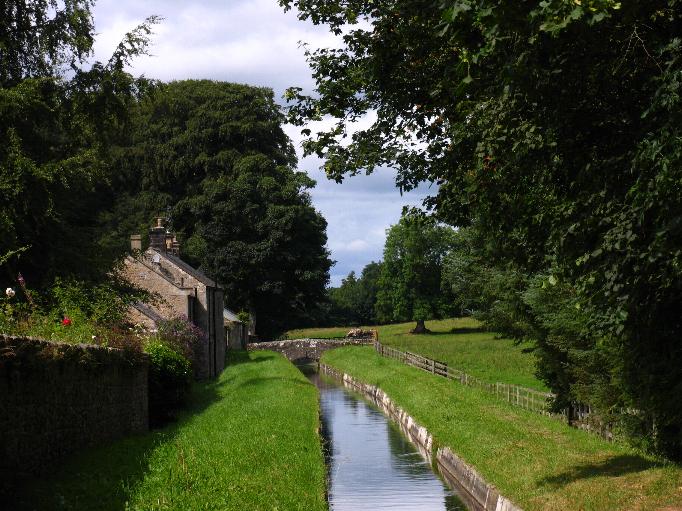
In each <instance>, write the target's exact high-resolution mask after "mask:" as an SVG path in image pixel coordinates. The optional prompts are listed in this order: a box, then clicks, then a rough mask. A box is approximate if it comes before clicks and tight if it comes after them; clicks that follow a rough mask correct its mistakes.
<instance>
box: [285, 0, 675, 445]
mask: <svg viewBox="0 0 682 511" xmlns="http://www.w3.org/2000/svg"><path fill="white" fill-rule="evenodd" d="M280 3H281V4H282V5H283V6H285V7H286V8H289V7H291V6H295V7H296V8H297V9H298V11H299V17H301V18H304V19H311V20H312V21H313V22H315V23H320V24H327V25H328V26H329V27H330V29H331V30H332V31H333V32H335V33H337V34H339V35H341V36H342V38H343V41H344V43H345V45H344V46H343V47H342V48H333V49H324V48H323V49H312V50H310V51H309V52H308V59H309V63H310V65H311V67H312V69H313V73H314V76H315V79H316V81H317V87H316V91H315V93H314V94H312V95H305V94H303V93H302V91H301V90H300V89H290V90H289V92H288V98H289V99H290V100H291V101H292V107H291V110H290V118H291V120H292V121H294V122H297V123H299V124H304V123H306V122H307V121H310V120H318V119H321V118H325V117H329V118H332V119H334V120H335V121H336V122H335V124H333V125H332V127H331V128H329V129H328V130H324V131H321V132H318V133H314V134H313V133H311V132H310V131H309V130H307V128H306V130H304V133H306V134H308V135H309V138H308V141H307V142H306V144H305V148H306V151H307V152H308V153H316V154H318V155H319V156H321V157H323V158H324V159H325V169H326V171H327V173H328V175H329V176H330V177H332V178H334V179H336V180H342V179H343V177H344V176H345V175H349V174H350V175H352V174H355V173H357V172H360V171H364V170H369V171H371V170H372V169H374V168H376V167H377V166H379V165H390V166H392V167H394V168H396V169H397V170H398V178H397V185H398V186H400V187H402V188H407V189H409V188H411V187H414V186H415V185H416V184H418V183H419V182H421V181H424V180H427V181H431V182H434V183H437V184H438V193H437V195H436V196H435V197H433V198H432V199H431V200H430V201H429V202H428V204H429V205H430V206H431V207H432V208H433V209H434V211H435V213H436V215H437V216H438V217H439V218H440V219H441V220H444V221H447V222H449V223H451V224H453V225H459V226H467V225H473V226H474V227H475V228H476V229H477V230H479V231H480V233H481V234H482V235H484V236H485V237H486V238H487V240H488V243H489V245H490V246H489V253H490V254H491V255H492V256H493V257H494V260H495V261H497V262H498V263H500V264H502V265H511V266H508V268H511V271H516V272H519V274H520V275H521V276H523V278H524V279H525V278H528V279H530V280H528V281H527V282H526V284H523V285H522V287H523V286H526V285H529V286H532V285H533V284H532V283H533V282H536V284H537V285H538V286H540V288H541V284H540V283H539V281H536V280H535V278H536V277H535V276H537V275H544V276H545V282H548V281H549V278H550V277H551V279H552V281H553V282H559V283H560V286H561V289H562V290H563V291H562V292H565V293H566V294H565V296H563V295H562V296H563V298H561V299H560V296H559V295H557V296H555V297H554V298H556V300H557V302H556V303H562V304H564V305H568V304H570V305H571V306H572V307H573V310H574V311H580V315H581V318H582V319H583V320H584V321H585V322H586V328H585V329H582V330H581V332H576V331H575V329H568V330H561V329H559V330H554V328H555V327H556V328H558V325H557V324H556V323H555V324H554V326H551V325H550V326H548V323H546V322H545V323H544V326H543V325H542V321H541V319H542V317H543V314H542V313H541V310H540V309H539V308H537V307H535V308H533V307H530V306H529V305H528V304H526V305H524V306H521V307H514V310H515V311H516V313H518V314H522V315H524V317H525V320H524V321H525V323H526V324H534V325H536V326H538V325H539V326H542V328H534V329H533V330H532V331H533V332H535V333H533V334H532V335H534V336H537V337H539V342H538V344H537V347H538V348H537V350H538V353H539V355H540V359H541V360H544V361H545V363H546V364H548V363H549V362H548V361H553V362H552V367H554V369H555V371H548V372H546V373H544V376H545V378H546V381H547V383H548V384H549V385H550V386H551V387H552V389H553V390H555V391H557V392H559V393H560V394H561V396H562V399H563V400H564V402H565V401H566V400H571V399H577V398H578V397H584V396H585V395H586V394H587V395H588V396H589V397H590V399H591V401H592V402H595V401H596V402H598V403H599V406H600V407H601V408H602V410H611V409H612V410H616V409H619V408H620V407H631V408H636V409H638V410H639V411H640V413H641V415H640V416H639V418H640V420H641V422H640V427H641V431H645V432H646V433H645V434H646V435H647V436H648V438H650V439H653V440H652V442H653V444H655V447H656V448H657V449H659V450H661V451H664V452H666V453H668V454H669V455H670V456H673V457H678V458H679V457H682V426H681V424H682V401H681V399H682V398H680V396H682V387H681V385H682V381H680V379H679V377H678V376H679V366H680V363H681V362H682V345H680V343H679V341H678V340H679V338H680V335H682V319H681V318H682V316H681V315H680V314H679V304H680V303H682V272H681V268H682V264H681V263H682V216H681V215H682V187H681V186H680V184H679V183H680V182H682V174H681V172H682V170H681V169H682V165H681V163H682V162H681V161H680V159H681V157H682V143H681V142H680V141H681V140H682V137H681V136H680V135H681V134H682V133H680V130H681V129H682V128H681V126H682V124H681V123H680V112H681V110H680V108H679V106H680V83H682V82H681V81H680V78H681V77H682V60H681V59H680V56H681V51H682V42H681V41H682V40H681V39H680V33H679V27H680V23H681V22H682V19H681V18H682V10H681V9H680V2H679V1H678V0H655V1H651V2H623V3H621V2H616V1H613V0H584V1H582V2H565V1H561V0H547V1H543V2H539V3H533V2H518V1H514V0H482V1H476V2H474V1H472V0H455V1H452V2H434V3H424V2H415V1H411V0H399V1H396V2H364V1H352V2H340V1H338V0H316V1H312V2H309V1H305V2H304V1H302V0H301V1H298V0H281V1H280ZM368 112H375V113H376V120H375V121H374V122H373V123H372V124H371V126H370V127H368V128H366V129H361V130H359V131H355V132H354V133H353V134H352V135H350V132H349V124H350V123H351V122H352V121H354V120H357V119H359V118H360V117H362V116H363V115H365V114H366V113H368ZM491 261H492V259H491ZM514 268H515V269H514ZM537 278H539V277H537ZM545 289H548V288H545ZM552 289H557V288H556V287H554V286H552ZM518 296H520V295H518ZM569 297H570V298H569ZM525 299H526V300H531V301H532V298H531V296H530V295H526V298H525ZM544 317H547V316H546V314H544ZM548 328H549V330H548ZM569 330H570V331H571V332H572V333H571V334H570V335H569V334H568V333H567V332H568V331H569ZM524 331H525V332H526V333H525V334H524V335H531V334H529V333H528V332H530V330H524ZM552 339H554V341H552ZM557 339H562V341H561V342H555V341H557ZM548 340H549V341H550V342H549V343H548V342H547V341H548ZM575 353H581V355H580V356H578V357H576V356H573V355H572V354H575ZM578 373H579V374H580V375H581V381H580V382H578V381H577V380H576V374H578Z"/></svg>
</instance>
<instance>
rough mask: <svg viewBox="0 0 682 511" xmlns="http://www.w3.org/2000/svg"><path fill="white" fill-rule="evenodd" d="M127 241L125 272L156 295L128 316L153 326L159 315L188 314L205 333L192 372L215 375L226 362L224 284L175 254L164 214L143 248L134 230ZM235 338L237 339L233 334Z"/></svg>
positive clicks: (175, 244)
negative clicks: (152, 299)
mask: <svg viewBox="0 0 682 511" xmlns="http://www.w3.org/2000/svg"><path fill="white" fill-rule="evenodd" d="M130 241H131V255H129V256H128V257H126V259H125V264H124V270H123V272H124V276H125V277H126V278H127V279H128V280H129V281H130V282H131V283H133V284H135V285H137V286H139V287H141V288H143V289H146V290H148V291H151V292H152V293H154V294H155V295H156V296H157V297H158V299H157V300H154V301H153V302H152V303H137V304H135V305H134V306H133V307H131V309H130V311H129V319H130V321H131V322H133V323H136V324H140V325H142V326H144V327H146V328H149V329H155V328H156V326H157V323H158V321H160V320H161V319H170V318H173V317H177V316H185V317H187V318H188V319H189V320H190V321H191V322H192V323H194V324H195V325H197V326H198V327H199V328H201V329H202V330H203V331H204V332H205V333H206V338H205V340H204V343H203V344H202V345H201V346H199V347H198V349H197V352H196V353H195V361H196V364H195V366H196V367H195V376H196V377H197V378H198V379H206V378H213V377H215V376H217V375H218V374H220V372H221V371H222V370H223V368H224V367H225V351H226V349H227V340H226V328H225V327H226V325H225V318H224V314H225V312H224V305H223V304H224V293H223V289H222V288H220V287H219V286H218V285H217V284H216V283H215V282H214V281H213V280H211V279H210V278H208V277H207V276H206V275H204V274H203V273H202V272H200V271H199V270H197V269H195V268H192V267H191V266H190V265H189V264H187V263H186V262H184V261H183V260H182V259H180V257H179V252H180V245H179V243H178V241H177V239H176V237H175V235H173V234H172V233H170V232H169V231H167V229H166V228H165V227H164V225H163V218H157V220H156V225H155V226H154V227H152V228H151V229H150V230H149V248H148V249H147V250H145V251H142V237H141V236H140V235H139V234H136V235H132V236H131V237H130ZM237 342H239V344H241V341H240V340H237V339H235V343H237ZM235 347H237V346H235ZM239 347H241V346H239Z"/></svg>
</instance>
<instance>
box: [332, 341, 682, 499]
mask: <svg viewBox="0 0 682 511" xmlns="http://www.w3.org/2000/svg"><path fill="white" fill-rule="evenodd" d="M322 361H323V362H325V363H327V364H329V365H331V366H334V367H336V368H337V369H339V370H341V371H345V372H347V373H349V374H352V375H353V376H355V377H357V378H358V379H360V380H362V381H364V382H367V383H371V384H374V385H378V386H379V387H381V388H382V389H383V390H384V391H386V392H387V393H388V394H389V395H390V396H391V398H392V399H393V400H394V401H395V402H396V403H397V404H398V405H400V406H401V407H403V408H404V409H405V410H407V411H408V413H410V414H411V415H412V416H413V417H414V418H415V419H416V420H417V421H418V422H420V423H421V424H423V425H424V426H426V427H427V428H428V430H429V431H430V432H431V433H432V435H433V436H434V439H435V441H436V442H437V443H438V444H440V445H447V446H449V447H451V448H452V449H453V451H454V452H456V453H457V454H458V455H460V456H461V457H462V458H464V459H465V460H466V461H467V462H468V463H470V464H472V465H473V466H475V467H476V468H477V469H478V470H479V472H480V473H481V474H482V475H483V477H484V478H485V479H486V480H487V481H489V482H491V483H493V484H495V485H496V486H497V487H498V488H499V489H500V491H501V492H502V493H503V494H504V495H505V496H507V497H509V498H511V499H512V500H513V501H514V502H515V503H517V504H518V505H520V506H521V507H522V508H523V509H524V510H526V511H533V510H538V511H540V510H543V511H544V510H557V511H558V510H562V511H563V510H585V511H587V510H594V511H602V510H606V509H608V510H642V511H644V510H647V511H648V510H654V509H668V510H673V509H679V507H675V506H680V503H682V467H680V466H678V465H673V464H666V463H664V462H662V461H660V460H657V459H655V458H652V457H649V456H646V455H643V454H641V453H639V452H637V451H635V450H633V449H630V448H628V447H627V446H624V445H619V444H609V443H607V442H605V441H603V440H601V439H600V438H598V437H596V436H593V435H590V434H587V433H584V432H582V431H580V430H576V429H572V428H569V427H568V426H566V425H564V424H562V423H561V422H559V421H557V420H554V419H551V418H548V417H544V416H540V415H536V414H534V413H530V412H526V411H524V410H522V409H518V408H516V407H513V406H512V405H509V404H507V403H505V402H503V401H498V400H497V399H496V398H495V397H494V396H491V395H489V394H487V393H483V392H480V391H478V390H476V389H473V388H470V387H463V386H460V385H459V384H457V383H454V382H451V381H448V380H445V379H443V378H439V377H436V376H433V375H430V374H427V373H424V372H423V371H420V370H418V369H415V368H412V367H408V366H405V365H403V364H401V363H399V362H397V361H395V360H392V359H387V358H382V357H380V356H378V355H377V354H376V353H375V352H374V351H373V350H372V348H369V347H362V348H358V347H348V348H339V349H337V350H333V351H328V352H327V353H325V355H324V357H323V360H322Z"/></svg>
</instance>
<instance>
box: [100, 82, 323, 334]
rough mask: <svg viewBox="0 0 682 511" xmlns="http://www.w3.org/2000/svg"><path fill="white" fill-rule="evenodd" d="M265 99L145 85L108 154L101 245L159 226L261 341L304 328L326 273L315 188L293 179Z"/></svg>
mask: <svg viewBox="0 0 682 511" xmlns="http://www.w3.org/2000/svg"><path fill="white" fill-rule="evenodd" d="M283 121H284V117H283V114H282V113H281V111H280V108H279V107H278V106H277V104H276V103H275V101H274V99H273V94H272V91H271V90H270V89H265V88H258V87H251V86H248V85H238V84H232V83H225V82H214V81H209V80H199V81H194V80H189V81H180V82H172V83H169V84H156V87H155V89H154V90H151V91H149V93H148V94H147V95H146V96H145V97H144V98H143V99H142V101H141V102H140V104H139V109H138V113H137V117H136V122H135V126H134V135H133V138H134V140H133V143H132V144H131V145H130V146H129V147H122V148H120V150H119V158H118V161H117V164H116V166H117V168H118V169H119V171H120V183H119V187H120V200H119V203H118V207H117V208H116V209H115V210H114V212H113V213H112V215H111V217H110V218H109V219H108V221H109V222H110V224H111V225H112V226H113V228H112V230H111V231H110V234H109V236H108V237H107V239H106V240H105V242H106V243H108V244H110V245H111V246H112V247H117V248H119V249H121V248H124V247H123V244H124V243H125V239H126V237H127V236H126V235H127V234H129V233H130V232H132V229H134V228H135V226H136V228H137V229H143V230H146V228H145V227H146V225H148V223H149V221H150V219H151V218H152V217H153V216H155V215H158V214H159V213H161V214H164V215H168V216H170V219H171V223H172V227H173V228H174V229H175V230H176V231H177V232H178V233H179V234H180V237H181V239H182V248H181V251H182V255H183V257H185V258H187V259H188V260H190V261H191V262H193V263H195V264H196V265H198V266H199V267H200V268H201V269H203V270H204V271H205V272H206V273H207V274H209V275H210V276H212V277H213V278H215V279H216V280H217V281H218V282H219V283H220V284H221V285H223V286H224V287H225V289H226V301H227V304H228V305H229V306H230V307H232V308H235V309H237V310H242V309H244V310H248V311H250V312H252V313H255V314H256V316H257V318H258V319H257V327H256V328H257V332H258V334H259V335H260V336H261V337H265V338H269V337H273V336H276V335H277V334H279V333H280V332H282V331H283V330H285V329H286V328H288V327H291V326H293V325H296V324H297V322H298V321H299V320H300V319H301V318H302V317H305V315H306V313H307V312H306V311H307V310H308V309H309V308H311V307H312V306H313V305H314V304H316V303H317V302H318V301H320V300H322V299H323V297H324V294H325V285H326V283H327V281H328V275H329V268H330V266H331V261H330V259H329V254H328V252H327V250H326V248H325V244H326V241H327V237H326V221H325V220H324V218H323V217H322V216H321V215H320V214H319V213H318V212H317V211H315V209H314V208H313V206H312V205H311V200H310V197H309V195H308V193H307V190H308V189H310V188H312V187H313V186H314V181H312V180H311V179H310V178H309V177H307V175H306V174H304V173H302V172H298V171H296V167H295V166H296V156H295V152H294V149H293V147H292V145H291V142H290V140H289V138H288V137H287V136H286V134H285V133H284V131H283V130H282V123H283Z"/></svg>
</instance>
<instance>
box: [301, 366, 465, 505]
mask: <svg viewBox="0 0 682 511" xmlns="http://www.w3.org/2000/svg"><path fill="white" fill-rule="evenodd" d="M308 378H310V380H311V381H312V382H313V383H314V384H315V385H316V386H317V387H318V388H319V390H320V403H321V408H322V433H323V437H324V439H325V441H326V444H327V445H326V447H327V449H326V456H327V463H328V469H329V508H330V509H331V510H332V511H363V510H380V509H391V510H392V511H400V510H406V511H407V510H410V511H436V510H438V511H455V510H457V511H464V510H466V509H467V508H466V507H465V506H464V504H463V503H462V502H461V501H460V500H459V499H458V498H457V497H456V496H455V495H454V494H453V492H452V491H451V490H449V489H448V488H447V487H446V486H445V484H444V483H443V482H442V481H441V479H440V478H439V477H438V476H437V475H436V474H435V473H434V472H433V471H432V469H431V466H430V464H429V463H428V462H426V461H425V460H424V458H423V457H422V456H421V455H420V454H419V451H417V449H416V447H414V446H413V445H412V444H411V443H410V442H409V440H407V438H406V437H405V436H404V435H403V434H402V433H401V432H400V430H399V429H398V427H397V426H396V425H394V424H392V423H391V422H390V421H389V419H387V418H386V417H385V416H384V414H382V413H381V412H380V411H379V410H378V409H377V408H376V407H374V405H372V404H370V403H369V402H367V401H366V400H364V399H363V398H362V397H360V396H358V395H357V394H355V393H353V392H351V391H349V390H347V389H345V388H344V387H343V386H342V385H341V384H339V383H337V382H336V381H334V380H332V379H331V378H329V377H327V376H325V375H321V374H318V373H313V374H308Z"/></svg>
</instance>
